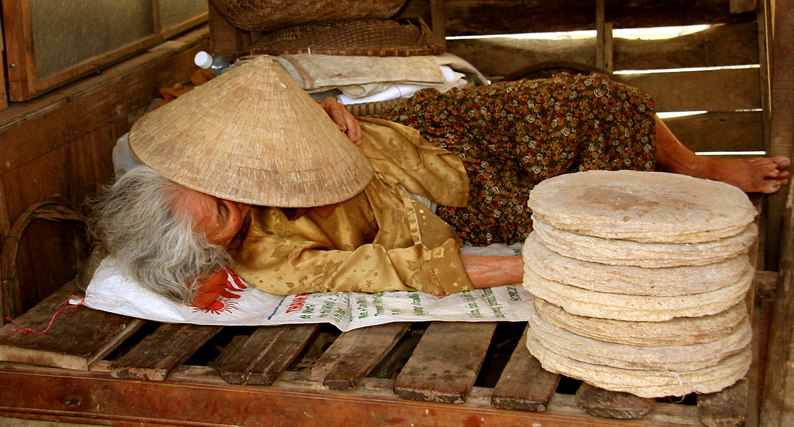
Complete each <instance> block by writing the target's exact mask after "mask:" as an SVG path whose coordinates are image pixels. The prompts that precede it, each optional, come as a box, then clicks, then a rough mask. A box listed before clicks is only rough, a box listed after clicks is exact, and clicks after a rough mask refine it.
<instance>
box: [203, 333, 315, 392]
mask: <svg viewBox="0 0 794 427" xmlns="http://www.w3.org/2000/svg"><path fill="white" fill-rule="evenodd" d="M318 327H319V325H318V324H314V325H283V326H261V327H259V328H257V329H256V330H255V331H254V333H253V334H251V336H250V337H249V338H248V340H247V341H246V342H245V344H243V346H242V347H241V348H240V349H239V350H237V352H235V353H234V354H233V355H232V356H231V357H230V358H229V360H227V361H226V363H224V364H223V365H221V366H220V367H219V368H218V372H219V373H220V375H221V378H223V379H224V380H225V381H226V382H228V383H229V384H249V385H270V384H273V381H275V380H276V378H278V376H279V375H281V373H282V372H283V371H284V370H285V369H286V368H287V367H288V366H289V364H290V363H292V361H293V360H295V358H296V357H297V356H298V354H299V353H300V351H301V350H303V348H304V347H305V346H306V343H307V342H308V341H309V340H310V339H311V337H312V335H314V333H315V332H316V331H317V329H318Z"/></svg>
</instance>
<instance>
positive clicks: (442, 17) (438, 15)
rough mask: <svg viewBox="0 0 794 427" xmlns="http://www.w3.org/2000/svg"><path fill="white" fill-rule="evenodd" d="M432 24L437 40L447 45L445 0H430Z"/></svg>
mask: <svg viewBox="0 0 794 427" xmlns="http://www.w3.org/2000/svg"><path fill="white" fill-rule="evenodd" d="M430 20H431V21H433V22H431V23H430V26H431V28H432V30H433V35H435V36H436V40H437V41H438V42H439V43H441V44H442V45H446V40H447V13H446V12H445V11H444V0H430Z"/></svg>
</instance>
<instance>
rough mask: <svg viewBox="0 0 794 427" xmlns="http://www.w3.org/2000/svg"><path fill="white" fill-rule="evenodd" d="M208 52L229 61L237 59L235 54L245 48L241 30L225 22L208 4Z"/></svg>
mask: <svg viewBox="0 0 794 427" xmlns="http://www.w3.org/2000/svg"><path fill="white" fill-rule="evenodd" d="M208 19H209V27H210V50H212V52H211V53H213V54H217V55H223V57H224V58H226V59H228V60H229V61H234V60H235V59H236V58H237V53H238V52H240V51H242V50H243V48H245V35H244V33H243V31H242V30H240V29H239V28H237V27H235V26H233V25H232V24H230V23H228V22H226V20H225V19H223V17H222V16H220V15H219V14H218V11H217V10H215V8H214V7H212V3H210V4H209V18H208Z"/></svg>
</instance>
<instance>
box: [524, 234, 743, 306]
mask: <svg viewBox="0 0 794 427" xmlns="http://www.w3.org/2000/svg"><path fill="white" fill-rule="evenodd" d="M523 257H524V263H525V264H529V265H531V266H532V270H533V271H535V272H536V273H537V274H538V275H539V276H541V277H543V278H545V279H548V280H552V281H555V282H560V283H565V284H568V285H571V286H576V287H578V288H581V289H587V290H592V291H598V292H608V293H616V294H627V295H650V296H676V295H689V294H701V293H705V292H711V291H715V290H717V289H721V288H724V287H725V286H726V285H727V284H730V283H736V282H737V281H739V279H741V278H742V277H743V276H744V275H745V274H747V272H748V271H752V269H753V266H752V265H751V264H750V262H749V260H748V257H747V255H740V256H736V257H733V258H729V259H727V260H724V261H721V262H716V263H713V264H708V265H704V266H684V267H669V268H643V267H635V266H614V265H608V264H602V263H597V262H588V261H582V260H578V259H574V258H569V257H565V256H562V255H560V254H558V253H557V252H554V251H552V250H550V249H549V248H547V247H546V246H545V245H543V244H542V243H540V242H539V241H538V236H537V234H536V233H531V234H530V236H529V237H528V238H527V240H526V242H524V247H523Z"/></svg>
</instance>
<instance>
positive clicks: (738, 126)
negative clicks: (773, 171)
mask: <svg viewBox="0 0 794 427" xmlns="http://www.w3.org/2000/svg"><path fill="white" fill-rule="evenodd" d="M664 122H665V124H666V125H667V127H669V128H670V130H671V131H672V132H673V134H674V135H675V136H676V137H677V138H678V139H679V140H680V141H681V142H683V143H684V145H686V146H687V148H689V149H690V150H692V151H696V152H701V151H702V152H709V151H764V138H763V128H762V126H763V117H762V114H761V112H760V111H751V112H737V113H706V114H697V115H693V116H683V117H672V118H666V119H664Z"/></svg>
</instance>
